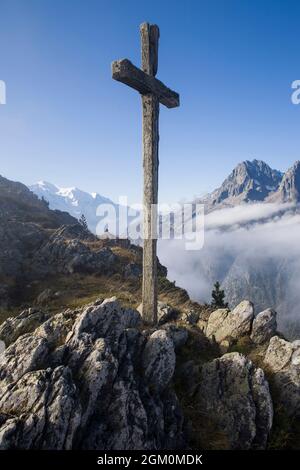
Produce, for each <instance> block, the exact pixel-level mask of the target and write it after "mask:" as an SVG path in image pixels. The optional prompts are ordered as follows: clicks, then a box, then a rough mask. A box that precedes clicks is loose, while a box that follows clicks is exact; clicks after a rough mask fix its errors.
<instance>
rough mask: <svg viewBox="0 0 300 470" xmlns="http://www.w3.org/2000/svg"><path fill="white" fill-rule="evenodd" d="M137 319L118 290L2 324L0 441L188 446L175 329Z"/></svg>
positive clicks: (49, 445) (6, 445) (21, 445)
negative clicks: (176, 384) (176, 381)
mask: <svg viewBox="0 0 300 470" xmlns="http://www.w3.org/2000/svg"><path fill="white" fill-rule="evenodd" d="M37 319H39V320H40V322H41V324H40V325H39V326H37V324H36V320H37ZM24 322H25V323H26V324H27V326H28V332H26V333H25V334H24V328H25V326H24V325H25V323H24ZM140 322H141V318H140V315H139V313H138V312H137V311H135V310H132V309H124V308H122V307H121V306H120V304H119V303H118V302H117V301H116V300H115V299H114V298H112V299H106V300H104V301H101V300H99V301H96V302H94V303H93V304H91V305H89V306H87V307H85V308H82V309H79V310H66V311H64V312H61V313H59V314H56V315H54V316H52V317H50V318H46V317H43V316H42V314H41V313H40V312H35V313H34V312H30V311H26V312H25V313H24V312H23V313H22V314H21V315H19V317H17V318H15V319H14V320H12V319H9V320H7V321H6V322H4V323H3V325H2V326H1V339H2V341H4V343H5V344H6V345H7V346H8V347H7V348H6V349H5V351H4V352H2V354H0V449H13V448H18V449H72V448H78V449H98V450H101V449H106V450H109V449H175V448H176V449H180V448H183V447H186V442H185V433H184V418H183V414H182V411H181V408H180V405H179V402H178V400H177V397H176V394H175V393H174V391H173V389H172V387H170V385H169V384H170V381H171V380H172V376H173V373H174V368H175V360H176V358H175V346H174V343H173V340H172V335H171V334H170V333H169V332H168V329H162V330H157V331H155V332H153V333H152V334H148V333H147V332H143V331H141V329H140V328H139V326H140ZM13 326H15V327H14V328H13ZM13 330H14V332H13ZM170 331H171V330H170ZM173 333H174V335H175V332H173ZM174 338H175V336H174Z"/></svg>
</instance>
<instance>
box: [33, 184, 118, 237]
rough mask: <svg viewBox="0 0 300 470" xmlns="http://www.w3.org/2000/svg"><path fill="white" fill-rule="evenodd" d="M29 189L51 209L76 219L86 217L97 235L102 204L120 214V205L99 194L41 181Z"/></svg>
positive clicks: (90, 227)
mask: <svg viewBox="0 0 300 470" xmlns="http://www.w3.org/2000/svg"><path fill="white" fill-rule="evenodd" d="M29 189H30V190H31V191H32V192H33V193H35V194H36V195H37V196H38V197H39V198H40V199H42V198H43V199H44V200H46V201H47V202H48V203H49V208H50V209H58V210H60V211H64V212H68V213H69V214H71V215H72V216H73V217H75V218H76V219H79V218H80V217H81V215H82V214H84V216H85V217H86V220H87V223H88V226H89V229H90V230H91V231H92V232H94V233H96V227H97V224H98V223H99V221H100V219H101V217H99V216H97V215H96V211H97V208H98V207H99V206H100V205H101V204H110V205H112V206H113V207H114V208H115V209H116V212H117V213H118V207H119V206H118V205H117V204H115V203H114V202H113V201H112V200H111V199H109V198H106V197H104V196H101V195H100V194H98V193H88V192H86V191H82V190H81V189H78V188H76V187H72V188H59V187H58V186H56V185H54V184H52V183H48V182H46V181H39V182H38V183H36V184H33V185H31V186H29Z"/></svg>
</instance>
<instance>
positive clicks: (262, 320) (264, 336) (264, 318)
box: [251, 308, 277, 344]
mask: <svg viewBox="0 0 300 470" xmlns="http://www.w3.org/2000/svg"><path fill="white" fill-rule="evenodd" d="M276 331H277V322H276V312H275V311H274V310H272V309H271V308H268V309H267V310H264V311H263V312H260V313H259V314H258V315H257V316H256V317H255V319H254V321H253V324H252V332H251V339H252V341H253V342H254V343H256V344H262V343H265V342H266V341H269V339H270V338H272V336H275V334H276Z"/></svg>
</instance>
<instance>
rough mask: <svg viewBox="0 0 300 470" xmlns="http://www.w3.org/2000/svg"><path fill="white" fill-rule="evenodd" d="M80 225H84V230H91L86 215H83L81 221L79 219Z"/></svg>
mask: <svg viewBox="0 0 300 470" xmlns="http://www.w3.org/2000/svg"><path fill="white" fill-rule="evenodd" d="M79 223H80V225H82V227H83V228H85V230H88V229H89V227H88V223H87V220H86V217H85V215H84V214H81V216H80V219H79Z"/></svg>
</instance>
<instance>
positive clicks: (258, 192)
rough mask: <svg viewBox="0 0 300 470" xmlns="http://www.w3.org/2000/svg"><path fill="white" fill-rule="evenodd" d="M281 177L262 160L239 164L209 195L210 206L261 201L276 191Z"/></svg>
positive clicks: (279, 173)
mask: <svg viewBox="0 0 300 470" xmlns="http://www.w3.org/2000/svg"><path fill="white" fill-rule="evenodd" d="M282 176H283V175H282V173H281V172H280V171H278V170H274V169H272V168H271V167H270V166H269V165H267V163H265V162H264V161H262V160H256V159H254V160H252V161H250V160H245V161H243V162H240V163H239V164H238V165H237V166H236V167H235V168H234V169H233V171H232V172H231V174H230V175H229V176H228V178H226V180H225V181H224V182H223V184H222V185H221V187H220V188H219V189H217V190H216V191H214V192H213V193H212V194H211V196H210V198H209V199H211V205H212V206H215V205H219V204H224V205H236V204H240V203H242V202H254V201H263V200H264V199H265V198H266V197H267V196H268V195H269V194H270V193H272V192H274V191H276V190H277V189H278V187H279V184H280V182H281V180H282Z"/></svg>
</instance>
